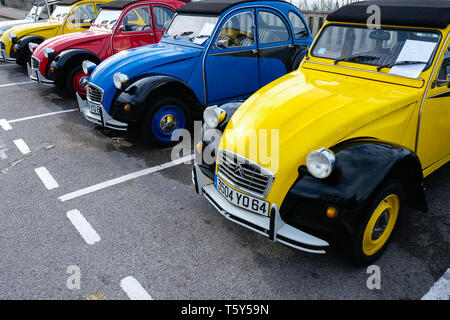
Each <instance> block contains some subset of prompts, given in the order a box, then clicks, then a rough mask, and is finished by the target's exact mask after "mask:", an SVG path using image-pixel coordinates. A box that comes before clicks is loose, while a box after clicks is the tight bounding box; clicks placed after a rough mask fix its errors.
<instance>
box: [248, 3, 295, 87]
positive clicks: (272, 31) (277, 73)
mask: <svg viewBox="0 0 450 320" xmlns="http://www.w3.org/2000/svg"><path fill="white" fill-rule="evenodd" d="M256 26H257V29H258V51H259V81H260V86H261V87H263V86H265V85H266V84H268V83H270V82H272V81H273V80H275V79H278V78H279V77H281V76H284V75H285V74H286V73H288V72H291V71H292V70H293V68H294V65H295V61H294V60H295V58H294V56H295V55H294V53H295V52H294V50H295V47H294V41H293V36H292V34H291V32H290V31H289V30H290V27H289V24H288V23H287V21H285V20H284V19H283V18H282V17H281V16H280V15H279V14H278V13H276V12H275V11H272V10H270V9H266V8H264V9H257V10H256Z"/></svg>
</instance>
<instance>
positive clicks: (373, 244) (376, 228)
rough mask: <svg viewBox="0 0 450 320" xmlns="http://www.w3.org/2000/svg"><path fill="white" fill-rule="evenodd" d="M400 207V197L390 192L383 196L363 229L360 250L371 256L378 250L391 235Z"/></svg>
mask: <svg viewBox="0 0 450 320" xmlns="http://www.w3.org/2000/svg"><path fill="white" fill-rule="evenodd" d="M399 209H400V199H399V197H398V196H397V195H395V194H391V195H389V196H387V197H386V198H384V199H383V200H382V201H381V202H380V203H379V204H378V206H377V207H376V209H375V210H374V211H373V213H372V216H371V217H370V219H369V222H368V223H367V225H366V229H365V230H364V236H363V242H362V250H363V252H364V254H365V255H366V256H371V255H373V254H375V253H377V252H378V250H380V249H381V248H382V247H383V246H384V244H385V243H386V241H387V240H388V239H389V237H390V236H391V233H392V230H394V226H395V222H396V221H397V217H398V212H399Z"/></svg>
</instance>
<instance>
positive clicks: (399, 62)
mask: <svg viewBox="0 0 450 320" xmlns="http://www.w3.org/2000/svg"><path fill="white" fill-rule="evenodd" d="M410 64H427V62H423V61H397V62H392V63H386V64H384V65H381V66H378V67H377V71H378V72H380V71H381V69H384V68H392V67H394V66H407V65H410Z"/></svg>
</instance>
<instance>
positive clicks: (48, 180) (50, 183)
mask: <svg viewBox="0 0 450 320" xmlns="http://www.w3.org/2000/svg"><path fill="white" fill-rule="evenodd" d="M34 171H35V172H36V174H37V175H38V177H39V178H40V179H41V181H42V183H43V184H44V185H45V187H46V188H47V189H48V190H52V189H56V188H59V184H58V183H57V182H56V180H55V179H53V177H52V176H51V174H50V172H48V170H47V169H46V168H45V167H40V168H37V169H34Z"/></svg>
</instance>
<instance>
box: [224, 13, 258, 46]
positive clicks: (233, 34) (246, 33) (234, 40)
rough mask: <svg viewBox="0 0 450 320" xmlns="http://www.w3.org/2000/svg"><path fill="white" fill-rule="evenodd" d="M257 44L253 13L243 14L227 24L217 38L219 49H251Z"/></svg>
mask: <svg viewBox="0 0 450 320" xmlns="http://www.w3.org/2000/svg"><path fill="white" fill-rule="evenodd" d="M254 44H255V25H254V23H253V13H251V12H241V13H237V14H236V15H234V16H232V17H231V18H229V19H228V20H227V22H225V24H224V25H223V27H222V29H220V33H219V35H218V36H217V40H216V46H217V48H219V49H225V48H236V47H251V46H253V45H254Z"/></svg>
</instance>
